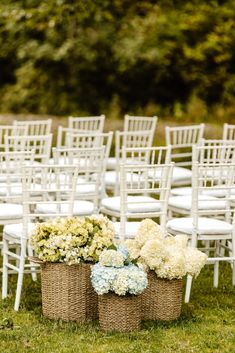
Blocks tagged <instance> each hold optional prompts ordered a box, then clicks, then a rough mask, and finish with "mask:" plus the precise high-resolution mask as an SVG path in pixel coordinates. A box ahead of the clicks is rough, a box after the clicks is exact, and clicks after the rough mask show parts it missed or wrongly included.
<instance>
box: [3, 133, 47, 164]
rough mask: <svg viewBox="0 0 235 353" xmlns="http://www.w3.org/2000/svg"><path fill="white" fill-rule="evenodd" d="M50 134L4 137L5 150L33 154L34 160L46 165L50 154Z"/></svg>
mask: <svg viewBox="0 0 235 353" xmlns="http://www.w3.org/2000/svg"><path fill="white" fill-rule="evenodd" d="M51 145H52V134H48V135H35V136H33V135H32V136H14V137H13V136H5V150H6V152H7V151H31V150H33V151H34V153H35V160H37V161H38V162H42V163H48V160H49V158H50V153H51Z"/></svg>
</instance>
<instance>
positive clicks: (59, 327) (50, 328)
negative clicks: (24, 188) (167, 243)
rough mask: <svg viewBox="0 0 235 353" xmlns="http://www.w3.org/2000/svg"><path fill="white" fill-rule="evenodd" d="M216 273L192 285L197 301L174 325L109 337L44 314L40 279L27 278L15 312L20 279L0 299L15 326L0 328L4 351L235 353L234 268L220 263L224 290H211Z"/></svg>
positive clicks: (0, 309)
mask: <svg viewBox="0 0 235 353" xmlns="http://www.w3.org/2000/svg"><path fill="white" fill-rule="evenodd" d="M212 278H213V271H212V268H211V267H209V266H206V267H205V268H204V269H203V271H202V272H201V274H200V276H199V277H198V278H197V279H196V280H195V281H194V282H193V289H192V298H191V302H190V303H189V304H184V305H183V309H182V315H181V317H180V319H179V320H177V321H174V322H168V323H164V322H153V321H149V322H144V323H143V325H142V330H141V331H139V332H132V333H128V334H121V333H104V332H101V331H100V330H99V325H98V322H91V323H87V324H82V325H81V324H77V323H74V322H70V323H65V322H61V321H50V320H48V319H46V318H44V317H43V316H42V311H41V295H40V280H38V281H37V282H36V283H34V282H32V281H31V278H30V277H25V282H24V287H23V294H22V301H21V309H20V311H19V312H14V310H13V302H14V290H15V284H16V282H15V279H16V278H15V276H14V275H13V276H12V279H11V282H10V295H9V298H8V299H7V300H4V301H1V300H0V319H1V320H2V319H4V318H12V319H13V322H14V325H15V328H14V329H11V330H6V329H2V330H0V352H1V353H7V352H12V353H20V352H38V353H44V352H45V353H60V352H61V353H62V352H63V353H64V352H69V353H70V352H71V353H72V352H74V353H80V352H81V353H150V352H151V353H157V352H159V353H168V352H185V353H186V352H187V353H194V352H195V353H196V352H198V353H207V352H211V353H216V352H218V353H233V352H235V289H234V288H233V287H232V285H231V267H230V266H229V265H228V264H223V265H221V276H220V284H219V288H218V289H215V288H213V287H212Z"/></svg>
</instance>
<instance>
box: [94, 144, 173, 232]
mask: <svg viewBox="0 0 235 353" xmlns="http://www.w3.org/2000/svg"><path fill="white" fill-rule="evenodd" d="M127 159H128V162H127ZM169 159H170V151H169V148H168V147H152V148H142V149H141V148H140V149H137V148H135V149H131V148H129V149H128V148H123V158H122V162H121V164H120V169H121V172H120V176H121V179H120V183H121V184H120V196H113V197H106V198H104V199H103V200H102V201H101V210H100V211H101V212H102V213H104V214H107V215H109V216H111V217H114V218H120V223H119V222H116V223H115V228H116V234H117V236H118V237H121V238H125V237H133V236H134V235H135V234H136V231H137V228H138V225H139V223H138V222H128V219H141V218H146V217H156V218H160V223H161V226H162V227H163V229H164V227H165V221H166V218H164V215H165V216H166V214H167V204H168V197H169V190H170V185H171V176H172V170H173V163H172V164H170V163H169Z"/></svg>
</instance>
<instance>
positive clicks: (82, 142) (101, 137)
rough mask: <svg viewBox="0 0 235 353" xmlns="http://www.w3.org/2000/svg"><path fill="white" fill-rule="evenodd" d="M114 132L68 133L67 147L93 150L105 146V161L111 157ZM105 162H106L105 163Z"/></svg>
mask: <svg viewBox="0 0 235 353" xmlns="http://www.w3.org/2000/svg"><path fill="white" fill-rule="evenodd" d="M112 139H113V132H112V131H110V132H96V133H93V132H92V133H82V134H81V133H76V132H68V133H67V138H66V142H67V147H69V148H93V147H102V146H105V161H106V162H107V159H108V157H109V155H110V150H111V146H112ZM105 161H104V162H105Z"/></svg>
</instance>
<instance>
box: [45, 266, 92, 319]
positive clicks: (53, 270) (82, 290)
mask: <svg viewBox="0 0 235 353" xmlns="http://www.w3.org/2000/svg"><path fill="white" fill-rule="evenodd" d="M41 270H42V271H41V272H42V275H41V277H42V311H43V315H45V316H46V317H48V318H50V319H62V320H65V321H70V320H71V321H78V322H84V321H86V320H93V319H96V318H97V317H98V296H97V294H96V293H95V291H94V289H93V288H92V285H91V281H90V275H91V268H90V264H85V263H82V264H78V265H71V266H69V265H67V264H64V263H43V264H41Z"/></svg>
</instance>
